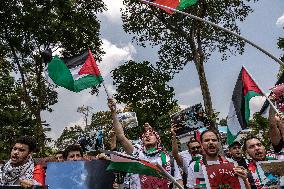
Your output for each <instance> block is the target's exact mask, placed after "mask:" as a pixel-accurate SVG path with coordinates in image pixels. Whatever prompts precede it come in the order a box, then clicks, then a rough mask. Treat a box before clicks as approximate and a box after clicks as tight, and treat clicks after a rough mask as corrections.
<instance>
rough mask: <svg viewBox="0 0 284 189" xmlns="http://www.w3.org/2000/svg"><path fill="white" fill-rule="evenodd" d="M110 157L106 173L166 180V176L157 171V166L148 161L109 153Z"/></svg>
mask: <svg viewBox="0 0 284 189" xmlns="http://www.w3.org/2000/svg"><path fill="white" fill-rule="evenodd" d="M110 156H111V162H110V164H109V166H108V167H107V170H108V171H118V172H125V173H135V174H141V175H147V176H154V177H160V178H166V175H165V174H164V173H163V172H162V171H161V170H160V169H159V167H158V166H157V165H154V164H152V163H150V162H148V161H144V160H141V159H136V158H134V157H131V156H128V155H126V154H121V153H117V152H111V154H110Z"/></svg>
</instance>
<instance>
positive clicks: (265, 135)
mask: <svg viewBox="0 0 284 189" xmlns="http://www.w3.org/2000/svg"><path fill="white" fill-rule="evenodd" d="M249 125H250V127H251V129H252V134H253V135H255V136H257V135H258V136H262V138H261V141H262V142H263V144H264V146H265V147H266V148H267V149H268V148H269V147H270V145H269V144H270V136H269V121H268V119H267V118H265V117H262V116H261V114H259V113H258V112H256V113H255V114H254V115H253V119H252V120H250V123H249Z"/></svg>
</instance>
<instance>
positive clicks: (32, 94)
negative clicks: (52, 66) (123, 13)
mask: <svg viewBox="0 0 284 189" xmlns="http://www.w3.org/2000/svg"><path fill="white" fill-rule="evenodd" d="M104 9H105V6H104V3H103V1H102V0H90V1H74V0H65V1H62V0H53V1H40V0H33V1H25V0H12V1H4V2H2V4H1V7H0V24H1V28H0V54H1V55H3V56H4V58H5V59H6V60H7V61H9V62H10V65H11V66H12V69H13V72H15V74H14V75H17V77H18V78H19V81H18V84H19V86H20V88H21V90H20V91H21V93H19V95H20V97H21V103H22V104H21V105H22V106H23V107H25V108H26V109H28V110H29V113H30V115H29V116H31V117H35V120H36V122H35V126H36V128H35V134H36V135H37V139H38V141H39V143H40V146H44V143H45V142H44V140H45V134H44V131H45V130H44V128H43V124H42V123H43V120H42V118H41V112H42V111H45V110H47V111H52V109H51V106H52V105H53V104H55V103H56V102H57V93H56V92H55V91H54V86H51V85H47V83H46V81H45V79H44V77H43V72H44V68H45V66H46V65H45V64H46V63H44V62H43V60H42V57H41V54H42V52H43V51H44V50H46V49H48V48H52V49H54V50H55V49H61V53H62V55H63V56H69V55H76V54H78V53H81V52H82V51H83V50H85V49H86V48H88V47H90V49H91V50H93V51H94V52H96V59H97V60H100V57H101V55H102V54H103V51H102V49H101V44H102V41H101V40H100V38H99V29H100V24H99V21H98V20H97V17H96V14H97V13H99V12H102V11H103V10H104Z"/></svg>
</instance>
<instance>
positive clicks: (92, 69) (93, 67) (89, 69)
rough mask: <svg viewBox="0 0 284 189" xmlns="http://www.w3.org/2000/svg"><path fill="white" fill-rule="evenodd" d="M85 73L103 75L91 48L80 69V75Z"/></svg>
mask: <svg viewBox="0 0 284 189" xmlns="http://www.w3.org/2000/svg"><path fill="white" fill-rule="evenodd" d="M83 74H90V75H95V76H100V75H101V73H100V70H99V68H98V66H97V64H96V61H95V59H94V57H93V55H92V52H91V50H89V54H88V57H87V59H86V61H85V63H84V64H83V66H82V68H81V69H80V71H79V75H83Z"/></svg>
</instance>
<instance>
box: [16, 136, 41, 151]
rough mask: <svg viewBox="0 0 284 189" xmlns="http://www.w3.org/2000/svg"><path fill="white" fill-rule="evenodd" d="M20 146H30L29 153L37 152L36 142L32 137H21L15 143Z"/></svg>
mask: <svg viewBox="0 0 284 189" xmlns="http://www.w3.org/2000/svg"><path fill="white" fill-rule="evenodd" d="M16 143H19V144H25V145H28V146H29V152H34V151H35V150H36V140H35V139H34V138H33V137H31V136H21V137H20V138H18V139H17V140H16V141H15V142H14V145H15V144H16Z"/></svg>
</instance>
